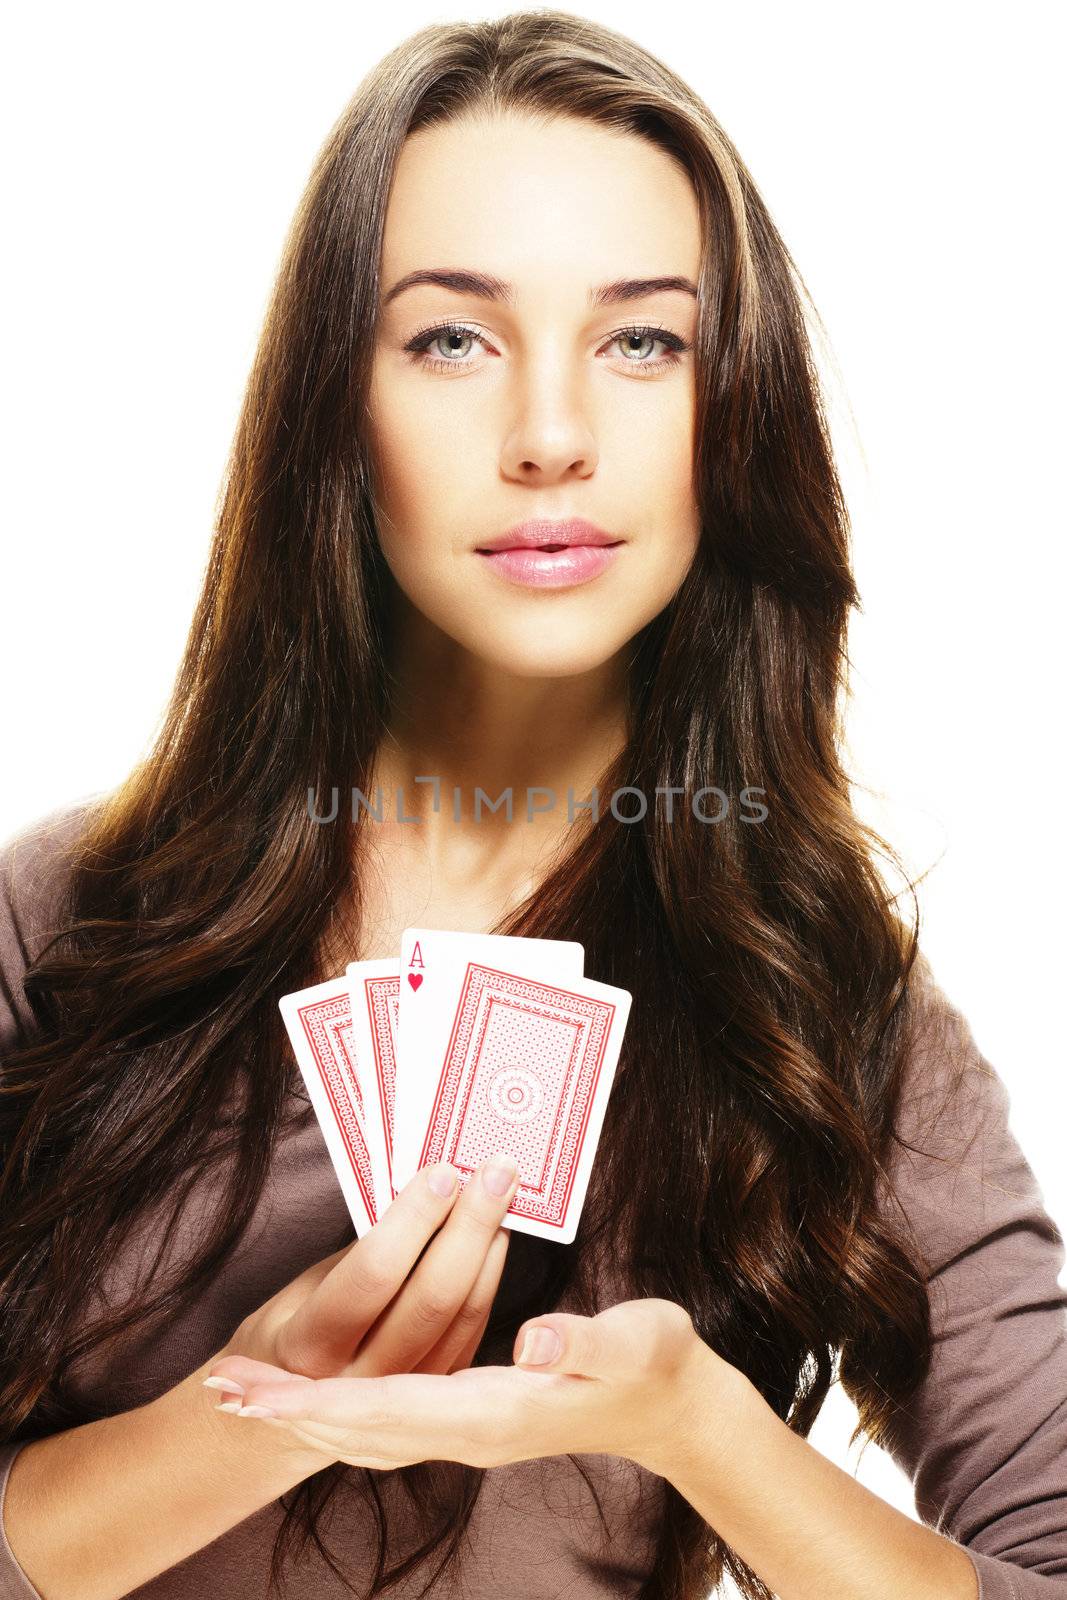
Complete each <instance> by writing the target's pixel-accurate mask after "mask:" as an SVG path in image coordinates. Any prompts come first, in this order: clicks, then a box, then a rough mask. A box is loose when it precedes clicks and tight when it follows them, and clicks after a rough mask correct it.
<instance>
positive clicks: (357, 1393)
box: [211, 1299, 733, 1471]
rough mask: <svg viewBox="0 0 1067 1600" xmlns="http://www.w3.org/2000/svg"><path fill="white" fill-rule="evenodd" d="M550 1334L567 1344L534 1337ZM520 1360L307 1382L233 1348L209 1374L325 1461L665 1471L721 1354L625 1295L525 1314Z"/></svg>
mask: <svg viewBox="0 0 1067 1600" xmlns="http://www.w3.org/2000/svg"><path fill="white" fill-rule="evenodd" d="M541 1330H545V1331H546V1333H547V1335H548V1336H549V1345H551V1336H552V1335H555V1336H556V1338H557V1339H558V1342H559V1349H558V1351H557V1353H555V1354H554V1355H553V1354H551V1352H550V1350H549V1349H548V1348H547V1347H546V1348H545V1354H546V1355H547V1356H548V1359H547V1360H542V1361H537V1357H538V1355H539V1354H541V1347H540V1346H539V1344H538V1342H537V1340H536V1339H531V1343H530V1346H529V1347H527V1346H526V1343H525V1340H526V1335H527V1334H539V1333H540V1331H541ZM514 1359H515V1361H516V1363H517V1365H515V1366H512V1367H490V1366H486V1367H474V1368H467V1369H465V1370H461V1371H455V1372H451V1373H447V1372H438V1373H436V1374H434V1373H431V1372H429V1371H423V1370H420V1371H419V1372H418V1373H415V1372H410V1373H400V1374H395V1375H390V1376H363V1377H352V1376H344V1377H328V1378H309V1377H302V1376H298V1375H295V1374H293V1373H291V1372H285V1371H282V1370H280V1369H279V1368H278V1367H276V1366H271V1365H269V1364H267V1363H264V1362H259V1361H254V1360H249V1359H247V1358H243V1357H239V1356H226V1357H224V1358H222V1359H220V1360H219V1361H217V1362H215V1363H214V1364H213V1365H212V1369H211V1370H212V1373H213V1374H215V1375H217V1376H219V1377H222V1378H232V1379H235V1380H236V1381H237V1382H238V1383H239V1384H240V1385H241V1387H242V1388H243V1390H244V1407H245V1408H244V1410H243V1411H242V1412H241V1415H243V1416H246V1417H256V1418H261V1419H263V1420H265V1421H266V1422H267V1423H268V1425H269V1426H272V1427H275V1428H278V1429H282V1430H284V1431H285V1432H286V1433H288V1434H290V1435H292V1436H295V1437H298V1438H299V1439H300V1440H302V1441H303V1442H304V1443H306V1444H307V1445H309V1446H311V1447H312V1448H317V1449H320V1450H321V1451H322V1454H323V1460H324V1462H325V1461H327V1460H329V1461H344V1462H347V1463H348V1464H349V1465H351V1466H361V1467H378V1468H390V1467H400V1466H406V1465H408V1464H410V1463H411V1462H415V1461H428V1460H434V1461H461V1462H465V1463H466V1464H467V1465H469V1466H476V1467H495V1466H502V1465H503V1464H505V1463H506V1462H511V1461H524V1460H529V1459H531V1458H533V1457H536V1456H550V1455H561V1454H566V1453H568V1452H571V1451H573V1452H579V1453H606V1454H609V1455H617V1456H627V1457H629V1458H630V1459H631V1460H633V1461H636V1462H638V1463H639V1464H641V1465H643V1466H646V1467H648V1468H649V1469H650V1470H652V1471H659V1470H660V1469H661V1468H662V1466H663V1465H664V1464H665V1463H666V1461H667V1459H668V1458H669V1456H670V1451H671V1447H672V1444H676V1442H677V1439H678V1437H679V1436H680V1432H681V1430H683V1429H684V1427H685V1419H686V1415H687V1412H688V1410H689V1406H690V1399H691V1396H692V1395H693V1394H694V1393H695V1392H697V1390H696V1387H695V1386H697V1385H700V1386H701V1389H703V1388H704V1386H705V1385H706V1384H707V1383H708V1381H709V1379H710V1377H711V1376H712V1375H713V1371H714V1369H715V1364H716V1363H717V1364H718V1367H720V1368H723V1369H727V1370H729V1371H732V1370H733V1369H730V1368H728V1365H727V1363H726V1362H723V1361H721V1359H720V1358H719V1357H717V1356H716V1355H715V1354H714V1352H712V1351H711V1349H710V1348H709V1347H708V1346H707V1345H706V1344H704V1342H703V1341H702V1340H701V1339H700V1337H699V1336H698V1334H697V1332H696V1330H695V1328H694V1327H693V1323H692V1320H691V1318H690V1316H689V1314H688V1312H686V1311H685V1310H684V1309H683V1308H682V1307H681V1306H679V1305H675V1304H674V1302H673V1301H670V1300H652V1299H650V1300H627V1301H624V1302H623V1303H622V1304H620V1305H615V1306H611V1307H610V1308H609V1309H608V1310H606V1311H601V1312H600V1313H599V1314H598V1315H597V1316H595V1317H581V1316H573V1315H571V1314H569V1313H565V1312H550V1313H548V1314H547V1315H545V1316H541V1317H537V1318H536V1319H533V1320H532V1321H530V1322H528V1323H524V1324H523V1326H522V1328H520V1330H519V1335H518V1338H517V1339H516V1343H515V1352H514Z"/></svg>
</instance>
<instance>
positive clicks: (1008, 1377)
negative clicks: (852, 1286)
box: [889, 960, 1067, 1600]
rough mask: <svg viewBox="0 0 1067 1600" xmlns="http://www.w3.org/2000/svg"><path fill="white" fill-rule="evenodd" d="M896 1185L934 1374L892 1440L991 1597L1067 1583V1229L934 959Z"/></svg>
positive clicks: (929, 1514) (1030, 1596) (1059, 1589)
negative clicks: (1066, 1271)
mask: <svg viewBox="0 0 1067 1600" xmlns="http://www.w3.org/2000/svg"><path fill="white" fill-rule="evenodd" d="M922 971H923V973H924V988H925V998H924V1002H923V1005H922V1007H921V1008H920V1012H919V1017H920V1023H919V1026H918V1028H917V1030H916V1035H915V1045H914V1047H913V1050H912V1052H911V1057H910V1064H909V1074H908V1079H907V1080H906V1085H905V1097H904V1100H903V1101H902V1107H901V1111H900V1114H899V1115H898V1119H897V1132H898V1135H899V1136H900V1138H901V1141H902V1146H903V1147H902V1148H901V1149H900V1151H899V1153H898V1154H897V1156H896V1157H895V1159H894V1162H893V1164H892V1167H891V1175H892V1181H893V1187H894V1189H895V1192H896V1196H897V1199H898V1200H899V1202H900V1205H901V1207H902V1208H903V1210H904V1212H905V1213H906V1216H907V1219H908V1222H909V1223H910V1225H911V1228H912V1230H913V1237H914V1240H915V1242H916V1243H917V1244H918V1246H919V1247H920V1250H921V1252H922V1255H923V1257H924V1258H925V1264H926V1270H927V1274H928V1284H929V1291H930V1300H931V1315H932V1320H933V1325H934V1340H935V1343H934V1354H933V1360H932V1363H931V1367H930V1370H929V1373H928V1375H927V1377H926V1379H925V1381H924V1383H923V1385H922V1388H921V1390H920V1391H919V1393H918V1394H917V1395H916V1396H915V1397H914V1399H913V1401H912V1403H911V1404H910V1406H909V1407H908V1408H907V1410H906V1412H901V1413H900V1414H898V1417H897V1419H896V1422H895V1424H894V1438H893V1440H892V1442H891V1443H890V1444H889V1450H890V1454H891V1455H892V1456H893V1457H894V1459H895V1460H896V1461H897V1463H898V1464H899V1465H900V1466H901V1467H902V1468H903V1470H904V1471H906V1472H907V1473H908V1475H909V1476H910V1477H911V1479H912V1482H913V1485H914V1490H915V1502H916V1509H917V1511H918V1513H919V1515H920V1516H921V1517H922V1519H923V1521H925V1522H927V1523H929V1524H930V1525H931V1526H934V1527H936V1528H937V1529H938V1530H939V1531H940V1532H942V1533H944V1534H946V1535H947V1536H949V1537H951V1538H953V1539H955V1540H956V1541H957V1542H958V1543H959V1544H961V1545H962V1546H963V1547H964V1548H965V1549H966V1550H967V1552H968V1554H969V1555H970V1557H971V1560H972V1561H973V1563H974V1566H975V1568H976V1571H977V1573H978V1581H979V1596H980V1600H1054V1597H1056V1596H1060V1597H1061V1600H1062V1597H1063V1596H1067V1292H1065V1290H1064V1289H1063V1287H1061V1284H1060V1281H1059V1278H1060V1273H1061V1271H1062V1269H1063V1265H1064V1259H1065V1253H1064V1243H1063V1237H1062V1235H1061V1233H1060V1231H1059V1229H1058V1227H1057V1226H1056V1224H1055V1222H1053V1220H1052V1218H1051V1217H1050V1216H1049V1215H1048V1213H1047V1211H1046V1210H1045V1208H1044V1204H1043V1199H1042V1194H1041V1191H1040V1189H1039V1187H1038V1184H1037V1180H1036V1179H1035V1176H1034V1174H1033V1172H1032V1170H1031V1169H1030V1167H1029V1165H1028V1164H1027V1161H1026V1159H1025V1157H1024V1155H1023V1153H1022V1151H1021V1149H1020V1148H1019V1145H1018V1143H1017V1141H1016V1139H1015V1137H1014V1135H1013V1133H1012V1131H1011V1129H1010V1127H1009V1122H1008V1113H1009V1097H1008V1093H1007V1091H1006V1089H1005V1086H1004V1084H1003V1082H1002V1081H1001V1079H1000V1078H999V1077H998V1076H997V1074H996V1073H995V1071H994V1070H993V1068H992V1067H991V1066H990V1064H989V1062H988V1061H987V1060H986V1059H985V1057H984V1056H983V1055H982V1054H981V1052H980V1051H979V1049H978V1047H977V1045H976V1043H975V1040H974V1037H973V1035H972V1033H971V1030H970V1028H969V1026H968V1024H967V1022H966V1021H965V1019H964V1018H963V1016H962V1015H961V1014H960V1012H959V1011H958V1009H957V1008H956V1007H954V1006H953V1005H952V1004H951V1002H950V1001H949V1000H948V999H947V998H946V996H945V995H944V993H943V991H942V990H941V989H940V988H939V987H938V986H937V985H936V983H934V981H933V979H932V977H931V976H930V973H929V966H928V963H926V962H925V960H923V962H922Z"/></svg>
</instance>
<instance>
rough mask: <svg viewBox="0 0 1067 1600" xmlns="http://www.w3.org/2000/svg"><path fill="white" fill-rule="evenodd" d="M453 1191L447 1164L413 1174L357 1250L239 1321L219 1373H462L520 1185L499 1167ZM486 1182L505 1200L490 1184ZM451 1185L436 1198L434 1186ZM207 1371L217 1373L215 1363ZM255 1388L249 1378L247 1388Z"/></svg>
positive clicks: (494, 1282)
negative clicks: (260, 1366)
mask: <svg viewBox="0 0 1067 1600" xmlns="http://www.w3.org/2000/svg"><path fill="white" fill-rule="evenodd" d="M499 1159H500V1158H494V1160H493V1161H490V1162H486V1163H484V1165H483V1166H481V1167H479V1168H478V1170H477V1171H476V1172H474V1173H472V1175H471V1177H470V1179H469V1181H468V1182H467V1184H466V1185H465V1186H464V1187H463V1189H462V1190H460V1189H459V1185H458V1174H456V1172H455V1169H454V1168H453V1167H450V1166H449V1165H448V1163H447V1162H442V1163H440V1164H439V1165H438V1166H437V1167H426V1168H423V1169H421V1170H420V1171H419V1172H417V1173H416V1174H415V1176H414V1177H413V1178H412V1179H411V1181H410V1182H409V1183H408V1184H407V1185H406V1186H405V1187H404V1188H403V1189H402V1190H401V1191H400V1193H399V1194H398V1195H397V1196H396V1198H395V1200H393V1202H392V1203H391V1204H390V1205H389V1206H388V1208H387V1209H386V1211H385V1212H384V1213H383V1215H382V1216H381V1217H380V1218H379V1220H378V1222H376V1223H375V1225H374V1226H373V1227H372V1228H371V1229H370V1230H369V1231H368V1232H367V1233H365V1234H364V1235H363V1236H362V1237H361V1238H359V1239H356V1240H355V1242H354V1243H353V1244H350V1245H346V1246H345V1248H344V1249H343V1250H339V1251H337V1252H336V1254H334V1255H332V1256H328V1257H327V1258H326V1259H325V1260H324V1261H319V1262H316V1263H315V1265H314V1266H311V1267H308V1268H307V1270H306V1271H305V1272H302V1273H301V1274H300V1276H299V1277H297V1278H294V1279H293V1280H292V1282H291V1283H287V1284H286V1285H285V1287H284V1288H282V1289H280V1290H279V1291H278V1293H277V1294H275V1295H274V1296H272V1298H271V1299H270V1300H267V1301H266V1302H265V1303H264V1304H263V1305H262V1306H260V1307H259V1308H258V1309H257V1310H256V1311H254V1312H252V1313H251V1314H250V1315H249V1316H247V1317H246V1318H245V1319H244V1321H243V1322H242V1323H241V1324H240V1326H239V1327H238V1328H237V1329H236V1331H235V1332H234V1334H233V1337H232V1338H231V1339H230V1341H229V1343H228V1344H227V1346H226V1348H225V1349H224V1350H220V1351H219V1352H218V1355H217V1356H216V1357H215V1358H214V1360H215V1361H219V1360H221V1359H222V1358H223V1357H226V1358H228V1359H227V1374H228V1376H229V1377H232V1378H233V1379H234V1380H235V1382H236V1383H237V1384H240V1382H241V1378H242V1372H241V1366H240V1361H239V1360H238V1361H235V1360H233V1359H232V1358H234V1357H239V1358H245V1359H247V1360H248V1361H249V1362H250V1363H256V1362H264V1363H266V1364H268V1365H269V1366H273V1367H281V1368H284V1369H285V1370H286V1371H288V1372H299V1373H301V1374H303V1375H304V1376H305V1377H309V1378H325V1377H381V1376H384V1375H386V1374H389V1373H396V1372H436V1373H449V1372H453V1371H455V1370H456V1369H458V1368H461V1367H466V1366H469V1365H470V1362H471V1360H472V1358H473V1356H474V1353H475V1351H476V1350H477V1348H478V1345H479V1344H480V1343H481V1338H482V1334H483V1333H484V1331H485V1325H486V1323H487V1322H488V1320H489V1313H490V1311H491V1309H492V1305H493V1300H494V1297H495V1295H496V1291H497V1286H498V1284H499V1282H500V1275H501V1273H502V1271H503V1268H504V1259H505V1257H506V1255H507V1248H508V1241H509V1239H510V1237H511V1235H510V1232H509V1230H508V1229H507V1228H503V1227H501V1222H502V1220H503V1218H504V1216H505V1215H506V1213H507V1209H508V1206H509V1205H510V1204H511V1201H512V1199H513V1198H514V1194H515V1190H516V1188H517V1180H518V1174H517V1171H516V1169H515V1163H514V1161H512V1160H511V1159H510V1157H504V1158H503V1160H504V1162H505V1165H504V1167H503V1169H501V1168H500V1167H499V1166H498V1165H497V1164H496V1163H497V1162H498V1160H499ZM494 1171H495V1172H496V1173H498V1174H499V1175H500V1177H501V1179H502V1181H503V1183H504V1189H503V1192H502V1193H494V1192H493V1189H492V1188H491V1187H490V1184H491V1182H492V1179H493V1174H494ZM438 1174H440V1175H444V1176H446V1177H447V1176H448V1175H451V1176H452V1178H453V1179H454V1180H455V1182H454V1186H453V1188H452V1190H451V1192H450V1193H446V1194H438V1193H436V1192H435V1190H434V1188H433V1187H432V1185H431V1182H430V1180H431V1178H432V1177H434V1176H435V1175H438ZM212 1364H214V1362H213V1363H212ZM257 1375H258V1376H259V1377H260V1378H262V1374H256V1373H254V1372H253V1369H252V1367H251V1366H250V1367H249V1370H248V1373H247V1378H248V1380H251V1378H252V1377H253V1376H257Z"/></svg>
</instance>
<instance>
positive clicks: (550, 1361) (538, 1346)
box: [514, 1311, 612, 1377]
mask: <svg viewBox="0 0 1067 1600" xmlns="http://www.w3.org/2000/svg"><path fill="white" fill-rule="evenodd" d="M514 1359H515V1365H516V1366H517V1367H523V1368H530V1369H531V1370H533V1371H536V1372H570V1373H575V1374H581V1375H583V1376H585V1377H600V1376H604V1375H606V1373H607V1372H608V1371H609V1370H610V1367H611V1364H612V1362H611V1351H610V1348H608V1347H607V1345H606V1344H605V1340H604V1336H603V1329H602V1328H601V1327H599V1326H597V1318H596V1317H579V1316H574V1315H572V1314H570V1313H569V1312H563V1311H553V1312H550V1313H548V1314H546V1315H545V1316H541V1317H537V1318H535V1319H532V1320H531V1321H530V1322H528V1323H524V1324H523V1326H522V1327H521V1328H520V1329H519V1331H518V1333H517V1335H516V1337H515V1356H514Z"/></svg>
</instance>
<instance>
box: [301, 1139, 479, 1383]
mask: <svg viewBox="0 0 1067 1600" xmlns="http://www.w3.org/2000/svg"><path fill="white" fill-rule="evenodd" d="M442 1172H444V1173H445V1174H452V1176H453V1177H454V1179H455V1180H456V1183H455V1185H454V1187H453V1189H452V1191H451V1193H449V1194H443V1195H442V1194H437V1193H436V1192H435V1190H434V1189H433V1187H432V1185H431V1182H430V1179H431V1178H432V1177H437V1176H438V1175H440V1174H441V1173H442ZM458 1177H459V1174H458V1173H457V1172H456V1170H455V1168H454V1167H451V1166H450V1165H449V1164H448V1162H440V1163H438V1165H437V1166H435V1167H426V1168H423V1169H421V1170H420V1171H419V1172H417V1173H416V1174H415V1176H414V1177H413V1178H412V1179H411V1180H410V1182H408V1183H407V1184H405V1185H404V1188H403V1189H402V1190H401V1191H400V1193H399V1194H398V1195H397V1197H396V1199H395V1200H394V1201H393V1202H392V1204H391V1205H390V1206H389V1207H388V1208H387V1209H386V1211H385V1212H384V1214H383V1215H382V1216H381V1217H380V1218H379V1219H378V1221H377V1222H376V1223H375V1224H374V1226H373V1227H372V1228H371V1229H370V1231H369V1232H368V1233H365V1234H364V1235H363V1237H362V1238H360V1239H357V1240H356V1242H355V1244H353V1245H349V1246H348V1247H347V1248H346V1250H345V1252H344V1254H343V1255H342V1257H341V1259H340V1260H339V1261H338V1262H337V1264H336V1265H335V1266H334V1267H333V1268H332V1269H331V1270H330V1271H329V1272H328V1273H327V1274H326V1276H325V1277H324V1278H323V1279H322V1281H321V1282H320V1283H319V1284H318V1286H317V1287H316V1288H315V1290H314V1291H313V1292H312V1293H311V1294H310V1295H309V1296H308V1297H307V1299H306V1300H305V1301H304V1302H303V1304H302V1305H300V1306H299V1307H298V1308H297V1310H296V1311H295V1312H294V1313H293V1315H292V1316H291V1317H290V1318H289V1320H288V1322H286V1323H285V1324H284V1325H283V1327H282V1328H281V1330H280V1332H279V1334H278V1355H279V1358H280V1359H281V1361H282V1363H283V1364H284V1365H285V1366H286V1367H289V1368H291V1369H292V1370H294V1371H297V1372H305V1373H311V1374H318V1373H322V1374H323V1375H326V1374H328V1373H330V1372H336V1371H337V1369H338V1368H339V1367H341V1366H344V1365H345V1364H346V1363H347V1362H348V1361H349V1360H350V1359H351V1357H352V1352H353V1351H354V1350H355V1349H356V1347H357V1346H358V1345H359V1343H360V1341H361V1340H362V1339H363V1337H364V1335H365V1334H366V1332H367V1329H368V1328H370V1327H371V1326H372V1324H373V1323H374V1322H375V1320H376V1319H377V1318H378V1317H379V1316H380V1314H381V1312H382V1310H383V1308H384V1307H385V1306H387V1305H388V1304H389V1302H390V1300H392V1298H393V1296H394V1295H395V1294H396V1292H397V1290H398V1289H399V1288H400V1286H401V1284H402V1283H403V1282H404V1280H405V1279H406V1278H407V1276H408V1273H409V1272H410V1271H411V1269H412V1266H413V1265H414V1263H415V1262H416V1261H417V1260H418V1258H419V1254H420V1252H421V1251H422V1250H423V1248H424V1247H425V1245H426V1241H427V1239H428V1238H430V1236H431V1235H432V1234H433V1233H434V1232H435V1231H436V1230H437V1229H438V1228H439V1227H440V1226H441V1224H442V1223H443V1222H444V1221H445V1219H446V1218H447V1216H448V1214H449V1212H450V1211H451V1209H452V1207H453V1205H454V1203H455V1199H456V1195H457V1193H458Z"/></svg>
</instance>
